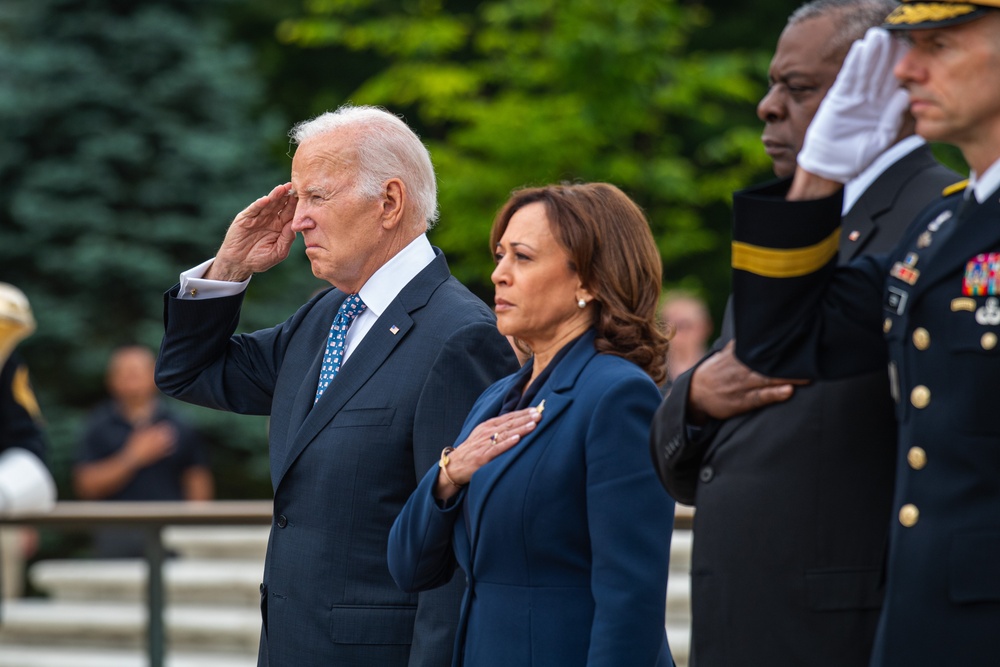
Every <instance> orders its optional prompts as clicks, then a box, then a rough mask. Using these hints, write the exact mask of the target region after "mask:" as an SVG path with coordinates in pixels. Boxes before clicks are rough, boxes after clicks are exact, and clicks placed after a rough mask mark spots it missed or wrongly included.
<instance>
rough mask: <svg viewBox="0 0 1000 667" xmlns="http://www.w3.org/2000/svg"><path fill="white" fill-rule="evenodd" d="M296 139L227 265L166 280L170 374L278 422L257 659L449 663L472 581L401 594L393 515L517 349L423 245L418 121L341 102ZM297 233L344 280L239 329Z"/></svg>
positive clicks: (204, 401) (423, 173) (163, 368)
mask: <svg viewBox="0 0 1000 667" xmlns="http://www.w3.org/2000/svg"><path fill="white" fill-rule="evenodd" d="M291 137H292V139H293V141H294V142H295V143H297V144H298V149H297V150H296V152H295V157H294V158H293V160H292V181H291V183H287V184H285V185H279V186H278V187H276V188H275V189H274V190H272V191H271V193H270V194H269V195H267V196H266V197H262V198H261V199H258V200H257V201H256V202H254V203H253V204H251V205H250V206H249V207H248V208H247V209H246V210H244V211H243V212H242V213H240V214H239V215H238V216H237V217H236V219H235V220H234V221H233V223H232V225H231V226H230V228H229V231H228V233H227V234H226V238H225V240H224V241H223V243H222V247H221V248H220V249H219V252H218V254H217V255H216V257H215V259H214V260H210V261H209V262H206V263H205V264H202V265H201V266H199V267H195V268H194V269H192V270H190V271H188V272H185V273H184V274H182V276H181V282H180V285H179V286H175V287H174V288H173V289H172V290H170V291H169V292H168V293H167V295H166V297H165V298H166V311H165V313H166V314H165V320H166V334H165V336H164V339H163V346H162V348H161V350H160V358H159V361H158V365H157V383H158V384H159V386H160V388H161V389H163V390H164V391H165V392H166V393H168V394H170V395H172V396H176V397H178V398H181V399H183V400H185V401H189V402H192V403H197V404H199V405H204V406H208V407H212V408H216V409H220V410H229V411H233V412H239V413H243V414H266V415H270V416H271V422H270V436H269V437H270V460H271V480H272V484H273V488H274V522H273V524H272V526H271V538H270V540H269V542H268V547H267V560H266V563H265V567H264V583H263V584H262V585H261V611H262V614H263V631H262V634H261V647H260V657H259V658H258V664H259V665H268V664H270V665H274V666H276V667H278V666H280V667H312V666H317V667H318V666H320V665H322V666H324V667H325V666H328V665H380V666H400V667H402V666H405V665H411V666H414V665H447V664H449V663H450V661H451V651H452V642H453V639H454V632H455V625H456V622H457V616H458V604H459V600H460V598H461V594H462V587H461V583H462V582H460V581H452V582H451V584H449V585H448V586H445V587H444V588H440V589H437V590H434V591H428V592H426V593H421V594H419V595H415V594H414V595H408V594H405V593H402V592H401V591H400V590H399V589H398V588H397V587H396V585H395V584H394V583H393V581H392V578H391V577H390V576H389V571H388V569H387V565H386V544H387V539H388V535H389V528H390V527H391V525H392V522H393V520H394V519H395V518H396V515H397V514H398V513H399V510H400V509H401V508H402V506H403V504H404V503H405V502H406V499H407V498H408V497H409V495H410V493H411V492H412V491H413V490H414V488H416V485H417V481H418V480H419V479H420V477H422V476H423V473H424V472H426V470H427V469H428V468H429V467H431V465H432V464H433V463H435V462H436V461H437V459H438V455H439V453H440V451H441V448H442V447H443V446H445V445H447V444H448V443H450V442H452V441H453V440H454V439H455V436H456V435H457V434H458V431H459V428H460V427H461V425H462V422H463V420H464V419H465V416H466V414H467V413H468V411H469V407H470V406H471V405H472V402H473V401H474V400H475V398H476V396H478V395H479V394H480V393H481V392H482V391H483V389H485V388H486V387H487V386H489V385H490V384H491V383H492V382H494V381H495V380H497V379H498V378H500V377H502V376H504V375H507V374H509V373H511V372H512V371H514V370H515V369H516V368H517V362H516V360H515V357H514V353H513V350H512V349H511V347H510V345H509V344H508V343H507V341H506V339H504V337H503V336H501V335H500V334H499V333H498V332H497V329H496V324H495V319H494V317H493V314H492V313H491V312H490V310H489V309H488V308H487V307H486V306H485V304H483V303H482V301H480V300H479V299H477V298H476V297H475V296H474V295H472V294H471V293H470V292H469V291H468V290H467V289H465V288H464V287H463V286H462V285H461V284H460V283H459V282H458V281H457V280H455V278H453V277H452V276H451V275H450V273H449V271H448V265H447V263H446V262H445V258H444V256H443V255H442V254H441V251H440V250H437V249H436V248H433V247H432V246H431V245H430V243H429V242H428V240H427V237H426V235H425V232H426V231H427V228H428V226H429V224H430V223H432V222H433V221H434V220H435V219H436V218H437V196H436V186H435V179H434V171H433V168H432V166H431V161H430V156H429V155H428V153H427V150H426V148H424V146H423V144H422V143H421V142H420V140H419V139H418V138H417V136H416V135H415V134H414V133H413V132H412V131H411V130H410V129H409V128H408V127H407V126H406V124H405V123H403V122H402V121H401V120H400V119H399V118H397V117H395V116H393V115H391V114H389V113H386V112H385V111H383V110H380V109H375V108H370V107H345V108H341V109H339V110H337V111H336V112H332V113H326V114H323V115H321V116H319V117H317V118H314V119H313V120H310V121H307V122H304V123H301V124H299V125H297V126H296V127H294V128H293V129H292V131H291ZM296 233H301V234H302V236H303V238H304V240H305V245H306V254H307V256H308V257H309V261H310V263H311V264H312V270H313V273H314V274H315V275H316V276H317V277H319V278H322V279H324V280H327V281H328V282H329V283H330V284H331V285H334V286H335V288H333V289H329V290H326V291H324V292H322V293H320V294H319V295H317V296H316V297H314V298H313V299H312V300H310V301H309V302H308V303H306V304H305V305H304V306H302V307H301V308H299V309H298V311H297V312H295V314H293V315H292V316H291V317H290V318H289V319H288V320H286V321H285V322H283V323H281V324H279V325H277V326H275V327H273V328H270V329H264V330H261V331H257V332H254V333H251V334H242V335H233V332H234V331H235V328H236V326H237V323H238V321H239V313H240V307H241V305H242V301H243V292H244V289H245V287H246V284H247V282H248V281H249V279H250V276H251V275H252V274H253V273H257V272H261V271H266V270H268V269H269V268H271V267H272V266H274V265H276V264H277V263H279V262H280V261H282V260H283V259H285V257H286V256H287V255H288V252H289V248H290V247H291V244H292V241H293V240H294V238H295V234H296Z"/></svg>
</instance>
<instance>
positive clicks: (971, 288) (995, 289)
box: [962, 252, 1000, 296]
mask: <svg viewBox="0 0 1000 667" xmlns="http://www.w3.org/2000/svg"><path fill="white" fill-rule="evenodd" d="M962 294H963V295H964V296H993V295H995V294H1000V253H996V252H991V253H989V254H981V255H976V256H975V257H973V258H972V259H970V260H969V261H968V262H966V264H965V276H964V277H963V278H962Z"/></svg>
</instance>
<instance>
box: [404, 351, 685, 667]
mask: <svg viewBox="0 0 1000 667" xmlns="http://www.w3.org/2000/svg"><path fill="white" fill-rule="evenodd" d="M530 371H531V368H530V364H529V365H526V366H525V367H524V368H523V369H522V370H521V371H520V373H519V374H517V375H515V376H511V377H509V378H505V379H504V380H502V381H500V382H498V383H497V384H495V385H494V386H492V387H490V389H489V390H487V391H486V392H485V393H484V394H483V395H482V396H481V397H480V398H479V400H478V401H477V402H476V405H475V406H474V407H473V409H472V412H471V413H470V414H469V418H468V419H467V420H466V422H465V426H464V427H463V428H462V432H461V434H460V435H459V436H458V438H457V441H456V442H462V441H463V440H464V439H465V438H466V437H467V436H468V434H469V432H470V431H471V430H472V429H473V428H475V426H476V425H478V424H479V423H481V422H482V421H484V420H486V419H488V418H490V417H493V416H496V415H497V414H498V413H499V411H500V406H501V403H502V401H503V399H504V396H505V395H506V394H507V392H508V390H509V389H510V388H511V387H512V386H513V385H514V384H515V383H517V382H518V380H519V379H520V378H521V376H522V375H523V374H524V373H529V372H530ZM542 400H544V401H545V409H544V411H543V414H542V420H541V422H539V424H538V427H537V428H536V429H535V430H534V431H533V432H532V433H531V434H529V435H528V436H526V437H525V438H524V439H523V440H521V442H520V443H518V444H517V445H516V446H515V447H514V448H513V449H511V450H509V451H507V452H505V453H503V454H501V455H500V456H498V457H497V458H495V459H494V460H493V461H491V462H490V463H488V464H486V465H485V466H483V467H482V468H480V469H479V471H477V472H476V474H475V475H474V476H473V478H472V481H471V483H470V484H469V486H468V487H466V488H465V489H463V490H462V492H461V493H460V494H459V495H458V496H457V497H456V498H457V500H456V502H454V503H453V504H451V505H450V506H449V507H448V509H445V510H442V509H440V508H439V506H438V504H437V502H436V501H435V499H434V498H433V496H432V491H433V487H434V484H435V481H436V479H437V474H438V472H437V467H433V468H431V470H430V471H429V472H428V473H427V475H426V476H425V477H424V479H423V481H421V483H420V486H419V487H418V488H417V490H416V492H415V493H414V494H413V496H412V497H411V498H410V500H409V502H408V503H407V505H406V507H405V508H404V509H403V512H402V513H401V514H400V516H399V518H398V519H397V520H396V523H395V525H394V526H393V529H392V534H391V536H390V540H389V567H390V569H391V571H392V575H393V577H394V578H395V580H396V582H397V583H398V584H399V585H400V586H401V587H402V588H403V589H404V590H409V591H419V590H427V589H429V588H432V587H434V586H437V585H440V584H441V583H443V582H445V581H448V579H449V578H450V577H451V576H452V573H453V571H454V569H455V566H456V564H458V565H460V566H461V567H462V569H463V570H464V571H465V573H466V577H467V581H468V590H467V592H466V596H465V600H464V603H463V611H462V619H461V622H460V624H459V636H458V638H457V640H456V652H455V662H454V663H453V664H454V665H466V666H468V667H493V666H496V667H510V666H511V665H517V666H518V667H528V666H533V667H540V666H552V667H557V666H559V667H561V666H563V665H591V666H596V665H629V666H630V667H643V666H648V667H653V666H654V665H657V666H661V667H663V666H667V665H671V664H672V660H671V657H670V651H669V649H668V647H667V639H666V633H665V631H664V612H665V609H664V608H665V600H666V585H667V571H668V568H669V558H670V535H671V530H672V525H673V507H674V504H673V500H671V498H670V497H669V496H668V495H667V494H666V492H664V490H663V488H662V487H661V486H660V484H659V482H658V481H657V479H656V476H655V475H654V473H653V470H652V468H651V467H650V466H649V460H648V458H647V455H646V451H647V450H646V443H647V442H648V437H649V423H650V420H651V418H652V416H653V413H654V412H655V411H656V407H657V405H659V402H660V393H659V390H658V389H657V388H656V385H655V384H654V383H653V381H652V380H651V379H650V378H649V377H648V376H647V375H646V374H645V373H643V372H642V371H641V370H640V369H639V368H638V367H637V366H635V365H634V364H632V363H631V362H628V361H626V360H624V359H622V358H620V357H615V356H611V355H606V354H598V353H597V351H596V350H595V349H594V346H593V333H588V334H586V335H585V338H584V339H581V340H580V341H579V342H578V343H577V344H576V345H575V346H574V347H573V349H571V350H570V351H569V353H568V354H567V356H566V357H564V358H563V359H562V361H560V362H559V365H558V366H556V367H555V368H554V369H553V371H552V375H551V376H550V377H549V379H548V381H547V382H546V383H545V385H544V386H542V387H541V388H540V390H539V392H538V394H537V396H536V397H535V400H534V404H535V405H538V403H539V402H541V401H542Z"/></svg>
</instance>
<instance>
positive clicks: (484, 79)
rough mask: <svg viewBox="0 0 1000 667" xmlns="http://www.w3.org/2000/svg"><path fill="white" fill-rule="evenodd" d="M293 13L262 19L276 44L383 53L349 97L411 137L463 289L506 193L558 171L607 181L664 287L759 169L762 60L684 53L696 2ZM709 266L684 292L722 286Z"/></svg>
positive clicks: (710, 253)
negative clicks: (660, 265)
mask: <svg viewBox="0 0 1000 667" xmlns="http://www.w3.org/2000/svg"><path fill="white" fill-rule="evenodd" d="M305 8H306V11H305V14H304V15H303V16H302V17H300V18H296V19H287V20H285V21H283V22H282V23H281V24H280V25H279V26H278V31H277V34H278V38H279V39H280V40H281V41H283V42H284V43H287V44H293V45H298V46H301V47H307V48H314V47H324V48H328V47H329V46H330V45H337V46H339V47H341V48H345V49H348V50H350V51H354V52H358V53H366V54H371V56H372V57H373V58H375V59H378V61H379V62H381V63H384V66H383V67H382V68H381V69H380V70H379V71H377V72H376V73H374V74H373V75H371V76H370V77H369V78H367V79H366V80H365V81H364V82H363V83H361V84H360V85H359V86H358V87H357V88H356V89H355V90H354V91H353V92H352V93H351V94H350V95H349V99H350V100H351V101H353V102H354V103H368V104H380V105H384V106H386V107H387V108H389V109H391V110H393V111H395V112H399V113H403V114H404V115H405V116H406V118H407V120H408V121H409V122H410V123H411V125H413V126H414V127H416V128H417V129H418V131H419V132H420V133H421V134H422V136H423V138H424V139H425V141H426V142H427V144H428V145H429V147H430V149H431V154H432V157H433V159H434V163H435V166H436V168H437V171H438V176H439V180H440V199H441V210H442V212H443V215H442V224H441V225H440V227H439V228H438V229H436V230H435V232H434V235H433V240H434V242H435V243H436V244H437V245H440V246H441V247H442V248H443V249H444V250H445V251H446V252H447V253H448V256H449V260H450V263H451V266H452V270H453V272H454V273H455V274H456V275H457V276H458V277H459V278H460V279H461V280H463V281H465V282H466V283H467V284H478V285H479V286H480V289H481V290H482V291H484V292H485V291H486V289H485V287H486V286H487V285H488V283H487V279H488V275H489V271H490V268H489V267H490V260H489V256H490V253H489V249H488V248H487V247H486V239H487V238H488V233H487V230H488V229H489V226H490V223H491V221H492V218H493V215H494V213H495V212H496V210H497V208H498V207H499V206H500V204H502V202H503V201H504V200H505V199H506V197H507V195H508V194H509V192H510V191H511V190H512V189H513V188H517V187H520V186H524V185H538V184H544V183H549V182H553V181H560V180H586V181H594V180H606V181H610V182H613V183H615V184H617V185H619V186H620V187H622V188H623V189H624V190H625V191H626V192H628V193H629V194H630V195H631V196H632V197H633V198H634V199H635V200H636V201H637V202H639V203H640V205H642V206H643V208H644V209H645V211H646V213H647V216H648V217H649V220H650V223H651V226H652V228H653V230H654V234H655V235H656V238H657V241H658V244H659V248H660V251H661V253H662V256H663V259H664V263H665V266H666V277H667V279H668V280H669V281H672V282H677V281H681V280H682V279H683V277H684V276H685V275H688V274H691V273H693V271H692V269H695V268H698V269H704V268H705V266H704V262H705V261H706V260H710V261H715V262H718V261H719V260H718V259H714V258H718V257H722V255H723V254H725V257H726V258H728V254H727V253H725V250H726V248H727V247H728V240H729V232H728V226H729V224H728V216H729V214H728V202H729V199H730V196H731V193H732V191H733V190H735V189H737V188H739V187H742V186H743V185H745V184H746V183H748V182H749V181H751V180H752V179H753V177H754V176H756V175H759V174H760V173H762V172H764V171H765V170H766V168H767V161H766V157H765V156H764V154H763V151H762V150H761V149H760V147H759V128H758V127H756V126H755V125H754V124H752V123H753V115H752V114H753V105H755V104H756V101H757V98H758V96H759V94H760V92H761V90H762V86H761V85H760V84H759V81H760V71H762V69H763V67H764V64H765V63H766V58H765V57H764V55H763V53H762V52H760V51H749V52H748V51H743V52H730V53H725V52H707V51H700V52H692V51H690V50H689V48H688V47H689V37H690V35H691V34H692V33H693V32H694V31H695V30H697V29H698V28H699V27H702V26H704V25H705V24H706V23H707V22H708V20H709V17H708V15H707V13H706V12H705V11H704V10H703V9H702V8H701V7H700V6H697V5H686V4H682V3H680V2H676V1H675V0H616V1H615V2H608V1H607V0H494V1H487V2H449V3H444V2H441V1H440V0H412V1H409V2H403V3H400V2H397V1H394V0H393V1H390V0H352V1H351V2H343V1H340V0H308V1H307V2H306V3H305ZM331 71H332V72H334V73H336V72H337V71H338V69H337V67H336V64H335V63H333V64H331ZM331 78H336V76H333V77H331ZM734 109H736V110H737V111H736V112H735V113H734V111H733V110H734ZM734 117H737V118H739V121H737V122H734ZM722 261H723V262H725V260H722ZM725 263H727V262H725ZM725 263H723V264H722V265H721V267H716V268H714V269H712V268H711V267H710V270H708V271H699V274H701V275H704V276H706V277H709V276H713V275H714V276H719V275H721V274H722V273H723V272H725V276H726V277H725V278H724V279H722V280H719V279H715V281H714V283H713V282H710V280H705V281H704V282H701V280H700V279H698V278H696V279H695V280H694V282H695V283H699V282H701V284H700V285H697V284H696V285H695V286H702V287H704V286H708V287H711V288H716V287H718V288H719V289H718V290H716V291H721V292H723V293H725V292H727V291H728V289H727V285H726V281H727V280H728V271H727V270H726V269H725ZM720 269H721V270H720Z"/></svg>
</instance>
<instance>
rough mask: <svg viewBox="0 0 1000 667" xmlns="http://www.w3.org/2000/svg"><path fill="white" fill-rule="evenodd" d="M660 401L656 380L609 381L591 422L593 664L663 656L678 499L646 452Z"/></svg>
mask: <svg viewBox="0 0 1000 667" xmlns="http://www.w3.org/2000/svg"><path fill="white" fill-rule="evenodd" d="M658 404H659V392H658V391H657V389H656V387H655V386H654V385H653V383H652V382H650V381H649V380H648V379H646V378H643V377H639V376H637V375H631V376H629V377H627V378H624V379H623V380H621V381H619V382H617V383H613V384H612V385H611V386H609V387H608V388H607V389H606V391H605V392H604V394H603V396H602V397H601V399H600V401H599V402H598V404H597V406H596V408H595V409H594V411H593V415H592V417H591V422H590V425H589V427H588V430H587V434H586V445H585V446H586V463H587V480H586V485H587V486H586V488H587V523H588V528H589V531H590V539H591V549H592V557H593V566H592V574H591V577H592V579H591V590H592V591H593V595H594V603H595V608H594V621H593V626H592V627H591V633H590V649H589V655H588V659H587V664H588V665H590V666H591V667H596V666H598V665H609V666H610V665H653V664H656V661H657V655H658V653H659V651H660V649H661V647H662V645H663V642H664V627H663V619H664V614H665V605H666V589H667V573H668V571H669V564H670V537H671V531H672V529H673V514H674V503H673V500H672V499H671V498H670V497H669V496H668V495H667V494H666V493H665V492H664V490H663V488H662V487H661V486H660V484H659V483H658V482H657V480H656V476H655V475H654V474H653V470H652V469H651V468H650V466H649V461H648V459H647V458H646V443H648V442H649V424H650V420H651V419H652V417H653V413H654V412H655V410H656V407H657V405H658Z"/></svg>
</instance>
